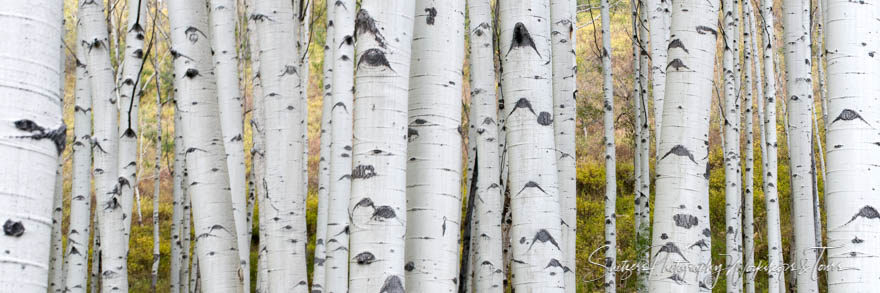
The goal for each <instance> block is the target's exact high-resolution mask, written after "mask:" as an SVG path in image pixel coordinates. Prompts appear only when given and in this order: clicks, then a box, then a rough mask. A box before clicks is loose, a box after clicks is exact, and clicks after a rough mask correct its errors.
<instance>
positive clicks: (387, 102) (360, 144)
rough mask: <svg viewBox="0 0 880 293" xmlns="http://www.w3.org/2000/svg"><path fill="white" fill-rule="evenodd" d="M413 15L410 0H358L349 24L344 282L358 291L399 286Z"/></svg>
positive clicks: (401, 280)
mask: <svg viewBox="0 0 880 293" xmlns="http://www.w3.org/2000/svg"><path fill="white" fill-rule="evenodd" d="M349 9H353V8H351V7H349ZM414 13H415V1H381V0H364V1H363V2H362V4H361V10H360V11H359V12H358V16H357V20H356V23H355V27H356V29H355V34H356V39H357V40H358V42H357V45H356V46H357V47H356V49H357V54H358V55H357V57H358V58H357V62H356V64H357V65H356V67H357V75H356V77H355V80H356V85H355V95H356V96H357V98H356V99H355V100H354V102H355V103H356V104H355V105H354V109H353V110H354V117H353V122H354V130H353V133H355V134H356V136H355V138H356V139H354V140H353V150H352V156H353V158H352V165H353V166H354V168H353V169H352V171H351V176H350V177H351V180H352V183H351V201H350V202H349V213H350V214H351V227H350V231H351V241H350V245H351V249H350V250H349V251H350V252H351V254H352V255H353V257H351V258H350V263H351V266H350V270H351V273H350V278H349V283H348V284H349V288H357V290H359V291H363V292H403V291H404V274H405V270H404V268H405V266H404V254H405V251H404V246H405V240H404V239H405V238H404V237H405V235H406V174H405V170H406V143H407V97H408V91H409V76H410V74H409V72H410V68H409V67H410V66H409V65H410V46H411V44H412V28H413V18H414ZM337 86H338V85H337ZM410 136H411V137H412V135H410ZM331 192H332V189H331Z"/></svg>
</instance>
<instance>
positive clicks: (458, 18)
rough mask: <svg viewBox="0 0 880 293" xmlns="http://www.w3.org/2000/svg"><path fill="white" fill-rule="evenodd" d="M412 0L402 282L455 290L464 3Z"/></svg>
mask: <svg viewBox="0 0 880 293" xmlns="http://www.w3.org/2000/svg"><path fill="white" fill-rule="evenodd" d="M415 2H416V14H415V19H414V23H415V25H414V28H413V42H412V59H411V60H412V61H411V62H412V63H411V66H412V69H411V70H410V86H409V88H410V91H409V93H410V94H409V119H408V120H409V123H408V125H409V130H408V133H409V143H408V144H407V157H408V158H409V159H408V160H407V164H406V193H407V201H406V219H407V225H406V265H407V266H408V267H409V268H412V269H410V270H407V272H406V284H407V288H408V289H409V290H410V291H412V292H431V291H433V292H455V291H456V290H457V289H458V284H456V282H455V280H457V278H458V269H459V243H458V241H459V236H460V231H461V229H460V227H461V210H462V209H461V202H462V200H461V180H462V176H461V166H462V163H461V111H462V109H461V108H462V107H461V100H462V99H461V94H462V93H461V84H462V72H463V71H462V66H463V62H464V18H465V17H464V16H465V2H464V1H462V0H446V1H433V0H416V1H415ZM334 122H335V121H334Z"/></svg>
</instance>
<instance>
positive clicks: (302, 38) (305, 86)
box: [293, 0, 326, 278]
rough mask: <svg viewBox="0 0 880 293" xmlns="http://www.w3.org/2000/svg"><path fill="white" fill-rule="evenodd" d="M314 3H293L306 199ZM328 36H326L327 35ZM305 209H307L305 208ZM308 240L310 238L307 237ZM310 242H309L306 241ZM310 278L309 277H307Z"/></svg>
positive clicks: (305, 1) (304, 0) (306, 195)
mask: <svg viewBox="0 0 880 293" xmlns="http://www.w3.org/2000/svg"><path fill="white" fill-rule="evenodd" d="M312 2H314V1H308V0H300V1H294V2H293V8H294V11H299V14H297V15H298V16H299V18H296V19H295V20H298V21H297V22H296V26H295V28H296V32H297V33H298V34H299V39H298V41H297V43H296V47H297V48H299V51H300V52H299V55H298V56H299V57H297V58H298V62H299V78H300V87H299V94H300V105H301V106H300V110H301V111H302V119H301V120H300V121H301V122H300V127H302V141H303V143H302V144H303V149H302V162H303V168H302V181H301V184H302V189H303V191H302V194H303V195H304V197H305V198H308V194H309V123H308V121H309V81H310V80H311V75H310V73H309V72H310V71H311V66H310V64H311V63H310V62H309V47H310V46H309V44H310V43H311V36H310V35H309V34H310V33H311V15H312V5H311V3H312ZM325 36H326V34H325ZM304 209H305V207H304ZM303 215H305V210H303ZM306 239H308V237H306ZM306 242H308V241H306ZM306 278H308V277H306Z"/></svg>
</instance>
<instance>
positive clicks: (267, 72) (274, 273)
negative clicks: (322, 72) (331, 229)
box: [254, 0, 309, 292]
mask: <svg viewBox="0 0 880 293" xmlns="http://www.w3.org/2000/svg"><path fill="white" fill-rule="evenodd" d="M254 15H255V16H254V17H257V18H258V20H257V31H258V33H259V36H258V37H257V39H258V41H259V48H260V56H259V58H260V61H261V62H260V66H259V72H260V77H261V79H260V80H261V85H262V89H263V95H264V97H263V98H262V99H264V101H263V104H262V105H260V106H263V109H262V111H263V115H264V117H265V124H264V125H263V131H264V136H265V164H266V167H265V168H266V170H265V178H264V181H263V182H264V184H265V185H266V190H265V203H266V205H261V207H263V209H262V210H261V216H262V217H263V219H264V220H265V222H266V228H267V230H266V235H267V236H268V237H267V239H266V241H267V242H266V244H267V249H268V254H267V256H266V259H267V260H268V263H267V267H268V268H269V271H268V279H269V280H268V281H269V290H270V292H307V291H308V290H309V288H308V287H309V286H308V275H307V272H306V255H305V254H306V251H305V245H304V244H303V243H306V242H307V241H306V240H307V238H306V223H305V219H306V218H305V216H306V215H305V207H306V205H305V200H306V195H305V194H304V188H303V184H304V183H303V179H304V177H303V174H302V172H303V171H302V169H303V168H304V167H305V166H306V164H305V162H303V155H302V154H303V148H304V142H303V128H302V127H301V126H300V123H302V114H303V111H302V109H301V107H302V97H301V96H300V94H301V92H300V87H301V86H302V85H301V84H300V82H301V79H300V76H299V72H298V68H299V58H300V55H299V49H298V48H297V46H296V43H297V42H298V39H299V36H298V35H297V32H298V30H297V28H296V26H297V21H296V20H295V19H297V13H296V10H294V7H293V5H292V4H291V2H290V1H285V0H273V1H257V2H256V6H255V14H254ZM270 219H271V220H270Z"/></svg>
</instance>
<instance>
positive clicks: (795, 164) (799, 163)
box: [782, 0, 819, 292]
mask: <svg viewBox="0 0 880 293" xmlns="http://www.w3.org/2000/svg"><path fill="white" fill-rule="evenodd" d="M782 22H783V27H784V28H785V31H784V40H785V42H784V43H785V61H786V62H785V70H786V74H785V77H786V86H787V90H788V96H789V98H788V99H787V103H788V106H787V108H788V129H787V134H788V142H789V143H788V148H789V149H788V150H789V158H790V160H791V164H790V165H791V187H792V189H791V197H792V201H793V202H794V204H793V206H792V212H793V213H794V219H793V222H794V234H795V235H797V237H795V238H794V247H793V248H792V249H793V251H794V256H795V259H794V260H793V262H794V264H795V267H798V268H807V269H803V270H795V271H793V272H792V273H793V274H795V280H796V284H797V292H819V287H818V284H817V283H816V281H817V278H818V276H817V271H816V267H815V266H814V264H816V263H817V261H818V259H819V256H818V250H817V249H816V247H818V246H817V243H816V230H815V227H814V225H815V221H814V219H815V218H814V215H813V186H814V185H813V184H814V181H813V175H814V169H813V109H812V103H813V82H812V74H813V70H812V67H811V65H812V64H811V62H810V60H811V51H810V40H811V37H810V1H808V0H787V1H785V3H784V5H783V6H782Z"/></svg>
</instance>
